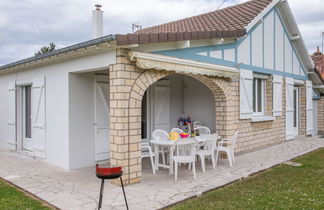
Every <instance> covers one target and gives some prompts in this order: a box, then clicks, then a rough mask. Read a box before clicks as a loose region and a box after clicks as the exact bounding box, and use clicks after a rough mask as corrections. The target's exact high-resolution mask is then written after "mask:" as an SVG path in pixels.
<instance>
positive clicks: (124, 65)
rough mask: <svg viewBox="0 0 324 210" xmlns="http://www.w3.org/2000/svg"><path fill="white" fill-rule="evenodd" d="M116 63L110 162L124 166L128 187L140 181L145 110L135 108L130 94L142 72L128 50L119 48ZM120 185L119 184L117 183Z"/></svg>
mask: <svg viewBox="0 0 324 210" xmlns="http://www.w3.org/2000/svg"><path fill="white" fill-rule="evenodd" d="M116 53H117V54H116V57H117V60H116V64H114V65H111V66H110V69H109V72H110V163H111V165H116V166H122V167H123V172H124V175H123V180H124V182H125V184H132V183H137V182H140V178H141V176H142V174H141V173H142V172H141V167H142V163H141V151H140V141H141V130H140V129H141V119H140V118H138V117H132V116H137V115H139V116H140V115H141V109H140V108H138V109H133V108H131V109H130V108H129V107H132V105H131V104H130V100H129V99H130V91H131V89H132V86H133V84H134V81H135V80H136V78H137V77H138V76H139V75H140V73H141V72H137V71H136V66H135V65H134V64H133V63H131V62H130V61H129V60H128V58H127V53H128V51H127V50H126V49H117V52H116ZM113 183H116V184H118V181H116V182H114V181H113Z"/></svg>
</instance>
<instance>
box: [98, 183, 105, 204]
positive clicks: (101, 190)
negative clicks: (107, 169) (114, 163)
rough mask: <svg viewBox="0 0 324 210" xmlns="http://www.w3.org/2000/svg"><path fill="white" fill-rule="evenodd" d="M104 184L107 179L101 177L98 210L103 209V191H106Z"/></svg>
mask: <svg viewBox="0 0 324 210" xmlns="http://www.w3.org/2000/svg"><path fill="white" fill-rule="evenodd" d="M104 186H105V180H104V179H101V187H100V195H99V206H98V210H99V209H101V206H102V197H103V192H104Z"/></svg>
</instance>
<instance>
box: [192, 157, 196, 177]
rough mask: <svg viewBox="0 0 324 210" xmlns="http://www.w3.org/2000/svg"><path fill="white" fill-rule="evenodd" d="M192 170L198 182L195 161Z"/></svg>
mask: <svg viewBox="0 0 324 210" xmlns="http://www.w3.org/2000/svg"><path fill="white" fill-rule="evenodd" d="M192 170H193V174H194V180H196V163H195V161H194V162H193V163H192Z"/></svg>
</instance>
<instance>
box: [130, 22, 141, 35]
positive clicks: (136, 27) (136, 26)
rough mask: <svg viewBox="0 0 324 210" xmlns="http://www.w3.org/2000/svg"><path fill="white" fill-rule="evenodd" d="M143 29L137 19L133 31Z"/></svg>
mask: <svg viewBox="0 0 324 210" xmlns="http://www.w3.org/2000/svg"><path fill="white" fill-rule="evenodd" d="M141 29H142V25H141V24H140V23H139V22H138V21H137V22H134V23H132V30H133V33H135V31H138V30H141Z"/></svg>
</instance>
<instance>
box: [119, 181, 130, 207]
mask: <svg viewBox="0 0 324 210" xmlns="http://www.w3.org/2000/svg"><path fill="white" fill-rule="evenodd" d="M120 184H121V186H122V189H123V194H124V198H125V203H126V209H127V210H128V204H127V199H126V193H125V189H124V184H123V179H122V178H121V177H120Z"/></svg>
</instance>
